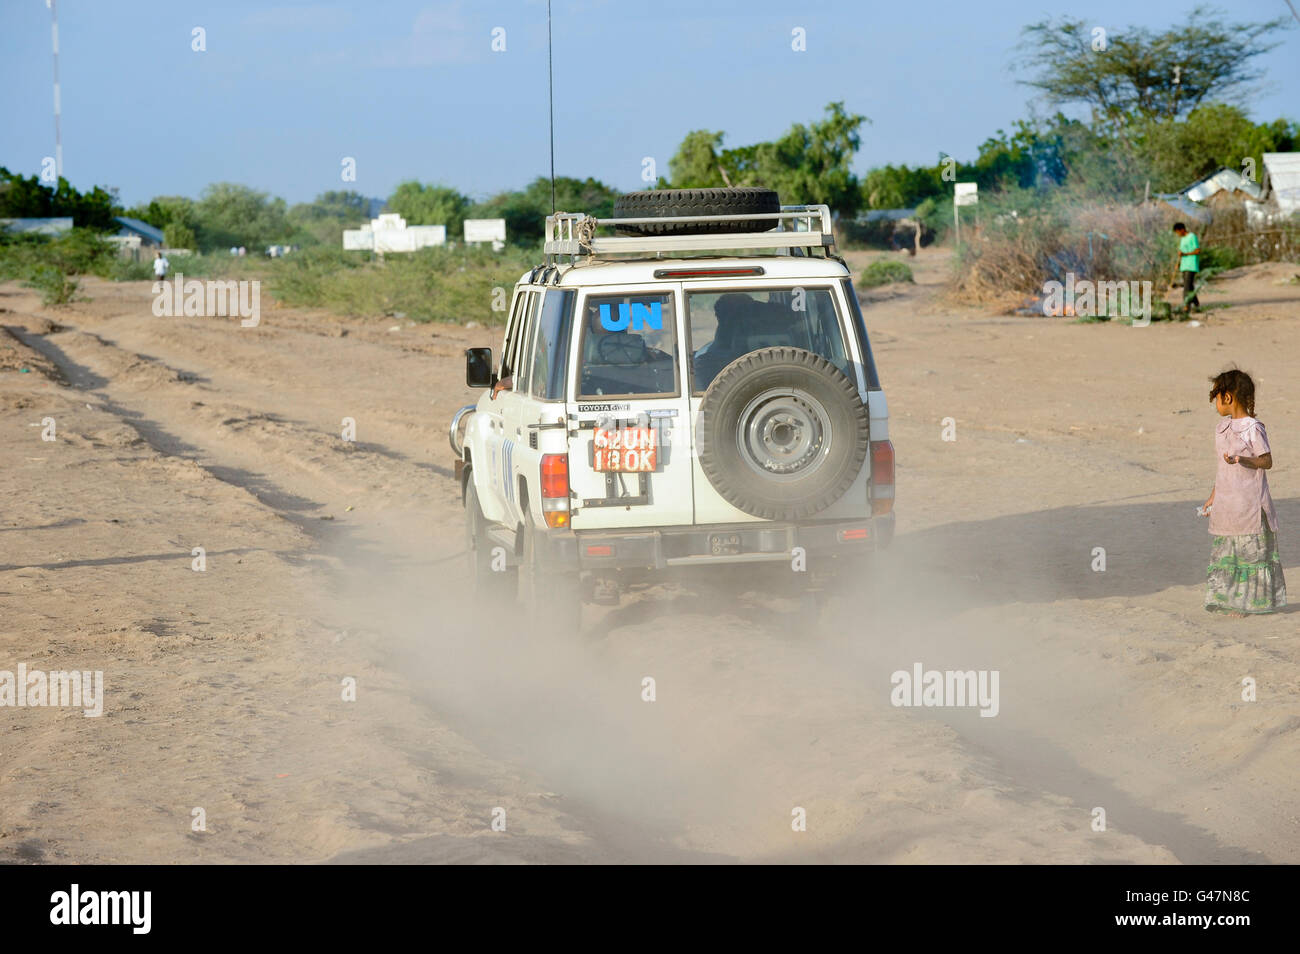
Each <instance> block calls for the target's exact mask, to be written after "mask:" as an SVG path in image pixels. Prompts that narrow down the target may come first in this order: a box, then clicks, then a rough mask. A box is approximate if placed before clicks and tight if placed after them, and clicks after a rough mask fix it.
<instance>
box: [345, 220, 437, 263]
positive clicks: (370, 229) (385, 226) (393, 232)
mask: <svg viewBox="0 0 1300 954" xmlns="http://www.w3.org/2000/svg"><path fill="white" fill-rule="evenodd" d="M446 244H447V226H445V225H407V224H406V220H405V219H404V218H402V217H401V216H400V215H398V214H397V213H395V212H386V213H384V214H383V215H380V216H379V217H378V218H375V219H371V220H370V224H369V225H363V226H361V228H359V229H344V230H343V247H344V248H345V249H352V250H366V251H372V252H381V253H382V252H414V251H415V250H416V249H417V248H427V247H428V246H431V245H446Z"/></svg>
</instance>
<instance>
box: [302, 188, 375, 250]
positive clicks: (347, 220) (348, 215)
mask: <svg viewBox="0 0 1300 954" xmlns="http://www.w3.org/2000/svg"><path fill="white" fill-rule="evenodd" d="M369 210H370V200H369V199H367V198H366V197H365V196H363V195H361V193H359V192H322V193H321V194H320V195H318V196H316V198H315V199H314V200H313V201H311V202H300V203H298V204H297V205H295V206H293V207H292V208H290V209H289V212H288V220H289V224H290V226H292V228H293V235H292V236H291V237H292V239H293V241H294V242H295V243H297V244H300V245H332V246H335V247H339V246H340V245H341V243H342V241H343V230H344V229H347V228H357V227H358V226H359V225H361V224H363V223H364V222H366V221H368V220H369V218H370V216H369Z"/></svg>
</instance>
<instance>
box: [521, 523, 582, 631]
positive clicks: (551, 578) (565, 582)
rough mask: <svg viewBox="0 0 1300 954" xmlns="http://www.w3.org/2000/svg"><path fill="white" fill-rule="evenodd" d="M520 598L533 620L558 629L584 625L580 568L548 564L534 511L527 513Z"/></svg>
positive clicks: (553, 629) (542, 626)
mask: <svg viewBox="0 0 1300 954" xmlns="http://www.w3.org/2000/svg"><path fill="white" fill-rule="evenodd" d="M519 598H520V602H521V603H522V604H523V606H524V609H525V610H526V611H527V612H528V615H529V617H530V620H531V622H532V624H533V625H534V626H536V627H539V628H542V629H549V630H552V631H554V632H557V633H561V634H563V633H577V632H578V631H579V630H580V629H581V628H582V585H581V580H580V578H579V575H578V572H577V571H576V570H564V569H559V568H556V567H549V566H546V565H545V563H544V561H543V560H542V559H541V558H540V557H539V554H538V547H537V529H536V527H535V526H534V525H533V518H532V514H530V513H528V512H527V511H525V513H524V555H523V559H522V561H521V566H520V573H519Z"/></svg>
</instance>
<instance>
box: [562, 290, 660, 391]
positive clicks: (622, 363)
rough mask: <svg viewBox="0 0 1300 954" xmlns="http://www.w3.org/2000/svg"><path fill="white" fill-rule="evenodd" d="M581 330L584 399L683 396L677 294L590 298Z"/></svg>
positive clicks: (585, 308) (583, 310) (584, 307)
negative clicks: (679, 390)
mask: <svg viewBox="0 0 1300 954" xmlns="http://www.w3.org/2000/svg"><path fill="white" fill-rule="evenodd" d="M581 330H582V344H581V346H580V351H579V354H580V355H581V358H580V361H581V364H580V368H579V370H580V374H579V377H578V395H579V397H597V396H609V395H618V396H623V397H664V396H673V395H676V394H677V393H678V386H677V380H678V375H677V316H676V313H675V312H674V310H673V296H672V294H671V293H669V292H664V293H656V294H647V295H600V296H592V297H589V298H587V300H586V304H585V305H584V306H583V309H582V329H581Z"/></svg>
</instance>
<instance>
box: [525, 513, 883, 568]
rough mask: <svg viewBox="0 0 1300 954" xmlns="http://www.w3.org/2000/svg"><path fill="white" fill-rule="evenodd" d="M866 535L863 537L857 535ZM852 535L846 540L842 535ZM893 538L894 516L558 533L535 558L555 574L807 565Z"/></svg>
mask: <svg viewBox="0 0 1300 954" xmlns="http://www.w3.org/2000/svg"><path fill="white" fill-rule="evenodd" d="M864 530H865V536H863V535H862V531H864ZM846 531H853V533H852V534H850V536H849V537H848V538H847V539H846V538H845V537H844V536H842V534H843V533H844V532H846ZM720 534H721V535H724V536H727V537H730V536H731V535H733V534H734V535H736V536H738V537H739V538H740V543H739V547H738V548H737V549H738V550H739V552H736V553H722V554H718V553H715V552H713V547H712V543H713V542H714V541H713V539H711V538H716V536H717V535H720ZM893 536H894V515H893V514H892V513H890V514H885V515H882V516H878V517H863V518H860V519H857V520H828V521H819V522H810V523H776V522H773V523H732V524H721V525H716V526H698V527H697V526H692V527H646V528H640V529H627V530H623V529H619V530H578V531H573V530H562V531H554V530H553V531H551V532H549V533H545V534H541V533H539V534H538V535H537V548H538V551H539V554H538V555H539V556H540V557H541V558H542V559H543V560H544V561H545V562H546V563H547V564H548V565H550V566H552V567H554V568H556V569H562V568H564V569H573V570H624V569H655V570H663V569H667V568H669V567H682V566H708V565H736V564H743V563H768V562H770V563H776V562H786V561H789V560H791V559H792V558H793V556H794V552H793V551H794V548H795V547H802V548H803V550H804V554H805V555H806V556H807V557H809V558H812V559H816V558H819V557H820V558H825V557H828V556H831V557H833V556H840V555H843V556H855V555H858V554H862V553H869V552H872V551H874V550H879V549H882V548H884V547H886V546H888V545H889V542H890V540H892V539H893Z"/></svg>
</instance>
